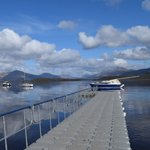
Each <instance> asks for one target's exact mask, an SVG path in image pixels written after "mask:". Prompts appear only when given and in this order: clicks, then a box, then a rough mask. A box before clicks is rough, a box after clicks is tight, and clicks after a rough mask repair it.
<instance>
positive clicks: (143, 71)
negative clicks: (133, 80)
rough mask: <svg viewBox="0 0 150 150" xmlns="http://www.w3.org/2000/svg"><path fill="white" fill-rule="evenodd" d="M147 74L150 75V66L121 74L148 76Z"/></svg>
mask: <svg viewBox="0 0 150 150" xmlns="http://www.w3.org/2000/svg"><path fill="white" fill-rule="evenodd" d="M146 75H150V68H147V69H139V70H132V71H128V72H125V73H122V74H121V76H146Z"/></svg>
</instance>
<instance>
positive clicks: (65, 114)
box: [64, 96, 67, 119]
mask: <svg viewBox="0 0 150 150" xmlns="http://www.w3.org/2000/svg"><path fill="white" fill-rule="evenodd" d="M66 106H67V96H65V97H64V111H65V112H64V118H65V119H66V117H67V108H66Z"/></svg>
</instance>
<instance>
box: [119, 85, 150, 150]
mask: <svg viewBox="0 0 150 150" xmlns="http://www.w3.org/2000/svg"><path fill="white" fill-rule="evenodd" d="M122 96H123V100H124V107H125V111H126V112H127V117H126V121H127V126H128V132H129V137H130V142H131V147H132V149H133V150H149V149H150V87H148V86H131V87H130V86H128V87H126V88H125V91H124V92H123V95H122Z"/></svg>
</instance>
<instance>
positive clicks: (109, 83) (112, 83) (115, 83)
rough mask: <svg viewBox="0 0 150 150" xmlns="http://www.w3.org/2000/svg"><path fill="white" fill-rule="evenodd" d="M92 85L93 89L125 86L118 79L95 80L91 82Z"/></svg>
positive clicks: (112, 88) (116, 88)
mask: <svg viewBox="0 0 150 150" xmlns="http://www.w3.org/2000/svg"><path fill="white" fill-rule="evenodd" d="M90 85H91V88H92V90H120V89H122V88H123V86H124V84H121V82H120V81H119V80H118V79H113V80H104V81H100V82H94V83H90Z"/></svg>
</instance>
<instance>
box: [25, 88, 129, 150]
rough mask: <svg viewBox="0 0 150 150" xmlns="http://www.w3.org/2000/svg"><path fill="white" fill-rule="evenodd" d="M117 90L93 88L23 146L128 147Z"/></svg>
mask: <svg viewBox="0 0 150 150" xmlns="http://www.w3.org/2000/svg"><path fill="white" fill-rule="evenodd" d="M130 149H131V148H130V143H129V137H128V132H127V127H126V122H125V117H124V112H123V109H122V102H121V97H120V93H119V91H102V92H97V94H96V96H95V97H94V98H92V99H91V100H89V101H88V102H87V103H86V104H85V105H83V106H82V107H81V108H80V109H79V110H77V111H76V112H74V113H73V114H72V115H71V116H69V117H68V118H67V119H65V120H64V121H63V122H61V123H60V124H58V125H57V126H56V127H55V128H53V129H52V130H50V131H49V132H48V133H47V134H45V135H43V136H42V138H40V139H38V140H37V141H36V142H35V143H33V144H31V145H30V146H29V147H28V148H26V150H130Z"/></svg>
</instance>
